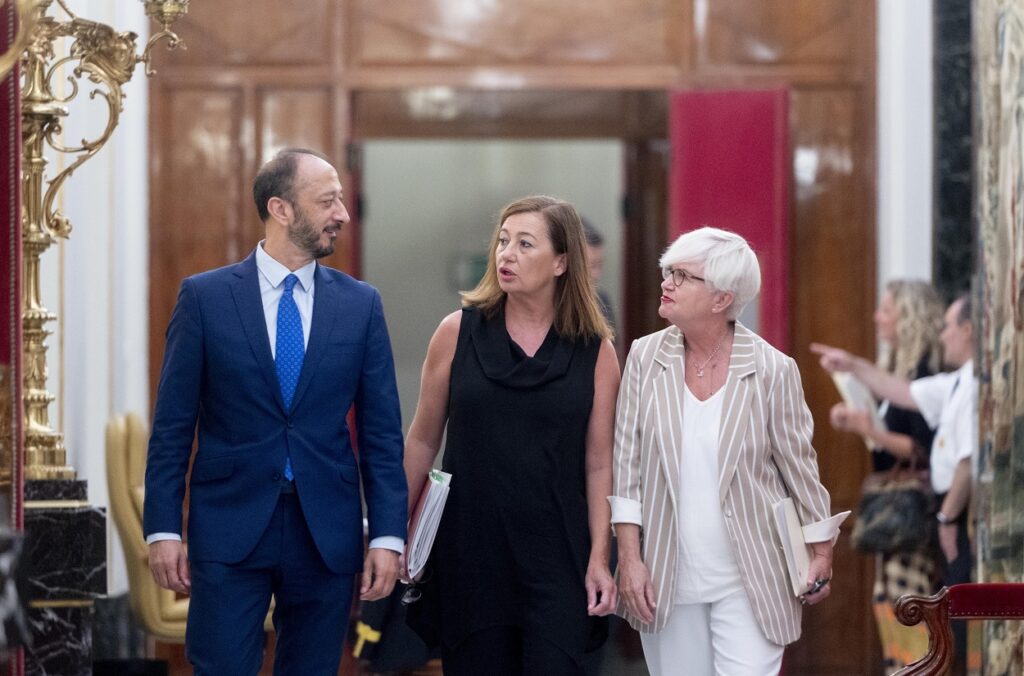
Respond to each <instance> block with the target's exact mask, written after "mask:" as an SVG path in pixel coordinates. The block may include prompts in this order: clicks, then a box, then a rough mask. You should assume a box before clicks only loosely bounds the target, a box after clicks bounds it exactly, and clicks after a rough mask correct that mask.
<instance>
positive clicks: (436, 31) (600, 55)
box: [352, 0, 687, 66]
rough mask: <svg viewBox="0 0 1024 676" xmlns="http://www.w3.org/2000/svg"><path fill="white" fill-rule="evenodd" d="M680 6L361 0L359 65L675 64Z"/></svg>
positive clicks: (669, 0) (667, 0) (669, 2)
mask: <svg viewBox="0 0 1024 676" xmlns="http://www.w3.org/2000/svg"><path fill="white" fill-rule="evenodd" d="M686 4H687V3H681V2H678V1H677V0H655V1H652V0H589V1H588V2H587V3H586V4H585V10H584V5H583V4H578V3H574V2H567V3H557V2H556V3H553V2H550V0H517V1H516V2H490V1H486V0H461V1H460V2H452V1H451V0H354V4H353V7H354V9H353V12H354V16H353V17H352V30H353V36H354V45H353V49H354V50H355V51H354V57H353V61H354V63H355V64H357V65H360V66H367V65H413V64H421V65H428V64H476V65H483V64H514V63H529V64H534V65H538V64H589V63H593V64H674V63H677V62H678V61H679V59H680V55H681V49H682V47H681V42H682V40H681V38H682V36H683V35H684V34H685V11H684V7H685V5H686Z"/></svg>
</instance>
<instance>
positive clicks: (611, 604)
mask: <svg viewBox="0 0 1024 676" xmlns="http://www.w3.org/2000/svg"><path fill="white" fill-rule="evenodd" d="M586 585H587V615H594V616H597V617H600V616H602V615H608V614H609V613H614V612H615V607H616V604H617V601H618V599H617V598H616V597H617V591H616V589H615V579H614V578H613V577H612V573H611V571H610V570H608V564H607V563H595V562H593V561H591V562H590V565H588V566H587V579H586Z"/></svg>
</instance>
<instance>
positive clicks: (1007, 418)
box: [973, 0, 1024, 676]
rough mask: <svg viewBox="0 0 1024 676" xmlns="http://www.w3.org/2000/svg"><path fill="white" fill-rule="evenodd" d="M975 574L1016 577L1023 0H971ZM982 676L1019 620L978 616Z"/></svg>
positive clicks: (998, 670) (1015, 636)
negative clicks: (989, 619)
mask: <svg viewBox="0 0 1024 676" xmlns="http://www.w3.org/2000/svg"><path fill="white" fill-rule="evenodd" d="M973 24H974V55H975V56H974V59H975V60H974V81H975V111H976V113H977V126H976V128H975V132H976V136H975V138H976V143H977V145H976V153H977V155H976V164H975V171H976V176H975V185H976V186H978V188H977V192H976V203H975V208H976V212H975V213H976V218H977V224H978V252H977V254H978V259H977V263H978V268H977V269H978V274H977V277H976V284H975V298H976V299H977V300H978V303H977V305H978V309H977V311H976V313H975V316H976V317H977V318H979V319H980V323H979V324H978V328H979V332H978V343H979V346H978V347H979V350H978V352H979V354H978V374H979V379H980V381H981V390H980V396H979V414H980V415H979V422H980V428H981V429H980V433H981V445H980V453H979V457H978V467H977V471H978V482H977V490H976V501H975V508H976V514H977V517H978V526H977V533H976V535H977V540H976V542H977V550H978V566H977V579H978V580H979V581H981V582H1002V581H1009V582H1022V581H1024V300H1022V298H1024V295H1022V291H1024V3H1021V2H1020V0H978V1H977V2H976V3H975V4H974V16H973ZM983 646H984V649H983V651H982V665H983V673H984V674H986V676H1001V675H1002V674H1021V673H1024V631H1022V626H1021V623H1020V622H988V623H986V628H985V636H984V641H983Z"/></svg>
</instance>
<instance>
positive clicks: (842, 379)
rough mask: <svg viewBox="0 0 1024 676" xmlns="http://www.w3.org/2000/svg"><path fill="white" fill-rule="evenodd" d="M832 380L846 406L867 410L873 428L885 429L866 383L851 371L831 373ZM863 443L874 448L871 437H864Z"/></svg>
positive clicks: (869, 448) (880, 413) (883, 421)
mask: <svg viewBox="0 0 1024 676" xmlns="http://www.w3.org/2000/svg"><path fill="white" fill-rule="evenodd" d="M832 381H833V382H834V383H835V384H836V389H837V390H839V394H840V395H841V396H842V397H843V401H844V402H846V405H847V406H849V407H850V408H854V409H857V410H859V411H867V412H868V413H870V414H871V422H872V423H873V424H874V426H875V429H878V430H881V431H883V432H885V431H886V426H885V420H884V419H883V418H882V412H881V411H880V410H879V409H878V405H877V404H875V397H874V395H873V394H871V390H869V389H868V386H867V385H865V384H864V383H862V382H861V381H859V380H857V378H856V377H854V375H853V374H852V373H845V372H842V371H836V372H835V373H833V374H832ZM864 443H865V444H866V445H867V447H868V450H869V451H870V450H874V448H875V442H873V441H871V439H868V438H867V437H865V438H864Z"/></svg>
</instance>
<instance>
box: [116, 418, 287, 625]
mask: <svg viewBox="0 0 1024 676" xmlns="http://www.w3.org/2000/svg"><path fill="white" fill-rule="evenodd" d="M148 444H149V430H148V429H147V428H146V425H145V424H144V423H143V422H142V419H141V418H139V416H138V415H136V414H134V413H129V414H127V415H124V416H114V417H113V418H111V419H110V420H109V421H108V422H107V490H108V491H109V493H110V515H111V516H112V517H113V519H114V524H115V525H116V526H117V532H118V534H119V535H120V536H121V545H122V546H123V547H124V558H125V564H126V567H127V569H128V598H129V601H130V605H131V608H132V611H133V612H134V614H135V618H136V619H137V620H138V621H139V622H140V623H141V624H142V626H143V628H144V629H145V630H146V631H147V632H148V633H149V634H150V635H152V636H153V637H155V638H157V639H158V640H161V641H166V642H168V643H184V642H185V621H186V619H187V618H188V598H178V597H177V595H176V594H175V593H174V592H172V591H170V590H168V589H163V588H161V587H159V586H158V585H157V584H156V581H155V580H153V575H152V573H150V572H149V546H148V545H146V539H145V538H144V537H143V535H142V503H143V498H144V496H145V480H146V452H147V446H148ZM271 608H273V606H271ZM263 626H264V629H265V630H266V631H273V624H272V623H271V613H268V614H267V617H266V620H265V621H264V625H263Z"/></svg>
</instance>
